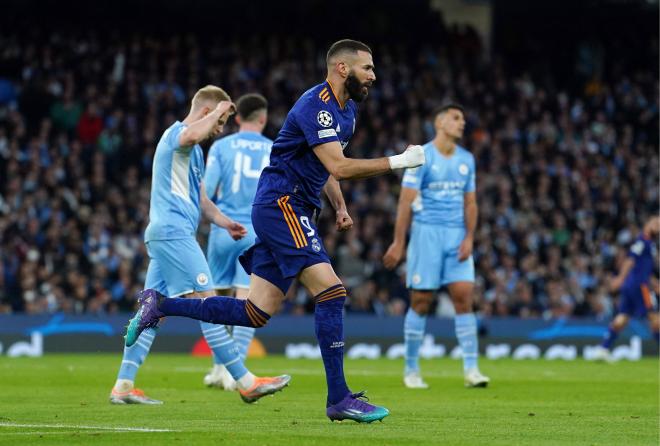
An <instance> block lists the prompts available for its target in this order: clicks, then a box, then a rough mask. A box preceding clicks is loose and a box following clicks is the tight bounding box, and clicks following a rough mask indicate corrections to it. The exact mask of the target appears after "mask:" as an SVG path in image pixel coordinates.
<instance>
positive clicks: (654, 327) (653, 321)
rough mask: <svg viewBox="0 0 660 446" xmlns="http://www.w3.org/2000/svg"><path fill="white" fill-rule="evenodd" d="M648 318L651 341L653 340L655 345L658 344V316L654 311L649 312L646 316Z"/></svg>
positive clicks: (659, 323) (659, 322) (659, 326)
mask: <svg viewBox="0 0 660 446" xmlns="http://www.w3.org/2000/svg"><path fill="white" fill-rule="evenodd" d="M648 318H649V325H650V326H651V333H652V334H653V339H655V342H656V343H660V316H659V315H658V313H657V312H656V311H651V312H649V314H648Z"/></svg>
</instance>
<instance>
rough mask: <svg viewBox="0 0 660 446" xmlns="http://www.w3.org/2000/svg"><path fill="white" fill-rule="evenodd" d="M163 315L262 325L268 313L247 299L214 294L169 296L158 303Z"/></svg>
mask: <svg viewBox="0 0 660 446" xmlns="http://www.w3.org/2000/svg"><path fill="white" fill-rule="evenodd" d="M158 309H159V310H160V311H161V312H163V314H165V316H184V317H189V318H191V319H197V320H200V321H204V322H210V323H212V324H226V325H240V326H243V327H263V326H264V325H266V323H267V322H268V319H270V315H269V314H268V313H266V312H264V311H262V310H260V309H259V308H257V306H256V305H254V304H253V303H252V302H250V301H249V300H241V299H234V298H233V297H224V296H215V297H207V298H204V299H196V298H183V297H169V298H167V299H163V301H162V302H160V303H159V305H158Z"/></svg>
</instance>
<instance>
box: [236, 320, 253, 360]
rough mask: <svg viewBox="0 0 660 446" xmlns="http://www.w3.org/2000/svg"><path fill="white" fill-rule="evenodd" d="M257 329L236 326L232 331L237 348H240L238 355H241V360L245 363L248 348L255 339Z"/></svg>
mask: <svg viewBox="0 0 660 446" xmlns="http://www.w3.org/2000/svg"><path fill="white" fill-rule="evenodd" d="M254 332H255V329H254V328H252V327H241V326H239V325H237V326H235V327H234V328H233V331H232V337H233V338H234V342H236V346H237V347H238V353H239V354H240V355H241V360H242V361H243V362H245V359H246V358H247V352H248V347H250V343H251V342H252V338H254Z"/></svg>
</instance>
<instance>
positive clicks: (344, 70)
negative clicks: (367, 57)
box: [337, 62, 351, 78]
mask: <svg viewBox="0 0 660 446" xmlns="http://www.w3.org/2000/svg"><path fill="white" fill-rule="evenodd" d="M337 71H339V74H341V76H342V77H344V78H346V77H348V73H349V72H350V71H351V70H350V68H349V67H348V64H347V63H346V62H337Z"/></svg>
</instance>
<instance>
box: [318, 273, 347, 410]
mask: <svg viewBox="0 0 660 446" xmlns="http://www.w3.org/2000/svg"><path fill="white" fill-rule="evenodd" d="M315 299H316V307H315V309H314V324H315V326H316V339H318V341H319V346H320V348H321V356H322V357H323V365H324V367H325V379H326V382H327V384H328V400H327V405H328V406H331V405H333V404H336V403H338V402H340V401H341V400H343V399H344V397H346V395H347V394H348V393H350V390H348V386H347V385H346V379H345V378H344V314H343V310H344V301H345V300H346V289H345V288H344V286H343V285H341V284H339V285H335V286H333V287H330V288H328V289H327V290H325V291H323V292H322V293H320V294H318V295H317V296H316V297H315Z"/></svg>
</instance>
